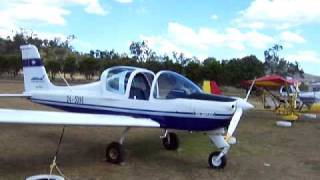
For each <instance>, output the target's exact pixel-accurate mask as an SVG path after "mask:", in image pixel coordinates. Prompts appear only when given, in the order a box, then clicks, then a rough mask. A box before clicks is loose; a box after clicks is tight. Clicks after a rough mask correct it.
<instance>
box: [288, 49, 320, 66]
mask: <svg viewBox="0 0 320 180" xmlns="http://www.w3.org/2000/svg"><path fill="white" fill-rule="evenodd" d="M285 59H287V60H289V61H298V62H308V63H317V64H320V56H319V54H318V53H317V52H315V51H312V50H303V51H298V52H296V53H293V54H289V55H287V56H286V58H285Z"/></svg>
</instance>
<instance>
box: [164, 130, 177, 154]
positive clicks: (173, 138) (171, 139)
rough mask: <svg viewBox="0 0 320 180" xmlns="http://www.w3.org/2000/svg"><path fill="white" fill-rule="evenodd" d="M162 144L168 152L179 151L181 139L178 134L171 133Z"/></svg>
mask: <svg viewBox="0 0 320 180" xmlns="http://www.w3.org/2000/svg"><path fill="white" fill-rule="evenodd" d="M162 144H163V147H164V148H165V149H167V150H170V151H174V150H177V149H178V148H179V138H178V136H177V134H176V133H173V132H170V133H168V134H167V137H165V138H163V139H162Z"/></svg>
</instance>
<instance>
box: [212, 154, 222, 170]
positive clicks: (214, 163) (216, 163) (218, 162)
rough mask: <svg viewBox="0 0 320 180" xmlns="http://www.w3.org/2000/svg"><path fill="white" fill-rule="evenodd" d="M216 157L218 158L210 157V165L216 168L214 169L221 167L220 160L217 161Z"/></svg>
mask: <svg viewBox="0 0 320 180" xmlns="http://www.w3.org/2000/svg"><path fill="white" fill-rule="evenodd" d="M217 157H218V156H213V157H212V160H211V161H212V165H214V166H216V167H218V166H220V165H221V162H222V161H221V158H220V159H217Z"/></svg>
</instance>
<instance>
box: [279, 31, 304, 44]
mask: <svg viewBox="0 0 320 180" xmlns="http://www.w3.org/2000/svg"><path fill="white" fill-rule="evenodd" d="M280 38H281V40H283V41H285V42H289V43H304V42H305V39H304V38H303V37H302V36H301V35H299V34H297V33H294V32H291V31H284V32H282V33H281V34H280Z"/></svg>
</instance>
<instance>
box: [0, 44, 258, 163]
mask: <svg viewBox="0 0 320 180" xmlns="http://www.w3.org/2000/svg"><path fill="white" fill-rule="evenodd" d="M21 52H22V61H23V73H24V88H25V91H24V92H23V93H22V94H2V95H1V96H2V97H26V98H28V99H29V100H31V101H32V102H35V103H39V104H44V105H47V106H51V107H55V108H58V109H62V110H65V111H69V112H45V111H30V110H14V109H0V114H1V116H0V122H2V123H18V124H47V125H81V126H115V127H125V130H124V131H123V134H122V135H121V137H120V139H119V141H117V142H112V143H110V144H109V146H108V147H107V149H106V158H107V160H108V161H109V162H111V163H121V162H122V161H123V160H124V149H123V143H124V140H125V137H126V135H127V133H128V131H129V129H130V128H132V127H147V128H162V129H164V130H165V131H164V134H163V135H162V136H161V138H162V142H163V145H164V147H165V148H166V149H168V150H175V149H177V148H178V147H179V140H178V137H177V135H176V134H175V133H174V132H172V131H173V130H186V131H202V132H206V133H207V134H208V136H209V138H210V139H211V141H212V142H213V143H214V144H215V145H216V146H217V147H218V148H219V149H220V151H216V152H213V153H211V154H210V155H209V158H208V162H209V165H210V167H212V168H218V169H219V168H223V167H225V165H226V154H227V153H228V151H229V148H230V144H232V143H235V138H233V137H232V135H233V133H234V131H235V129H236V127H237V125H238V122H239V120H240V118H241V116H242V114H243V111H245V110H249V109H251V108H253V106H252V105H251V104H250V103H248V102H247V99H248V95H249V93H250V90H249V92H248V94H247V96H246V98H245V99H241V98H233V97H226V96H218V95H211V94H205V93H203V92H202V90H201V89H200V88H199V87H198V86H197V85H195V84H194V83H193V82H191V81H190V80H189V79H187V78H185V77H184V76H182V75H180V74H177V73H175V72H172V71H160V72H158V73H157V74H154V73H153V72H151V71H149V70H147V69H142V68H136V67H127V66H117V67H112V68H109V69H107V70H105V71H104V72H103V73H102V75H101V77H100V80H99V81H97V82H93V83H89V84H84V85H75V86H69V84H68V83H67V82H66V84H67V86H56V85H54V84H52V83H51V82H50V80H49V78H48V76H47V73H46V71H45V68H44V66H43V62H42V60H41V58H40V55H39V52H38V50H37V48H36V47H35V46H34V45H23V46H21ZM251 88H252V86H251ZM70 112H71V113H70ZM225 128H227V133H225Z"/></svg>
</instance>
